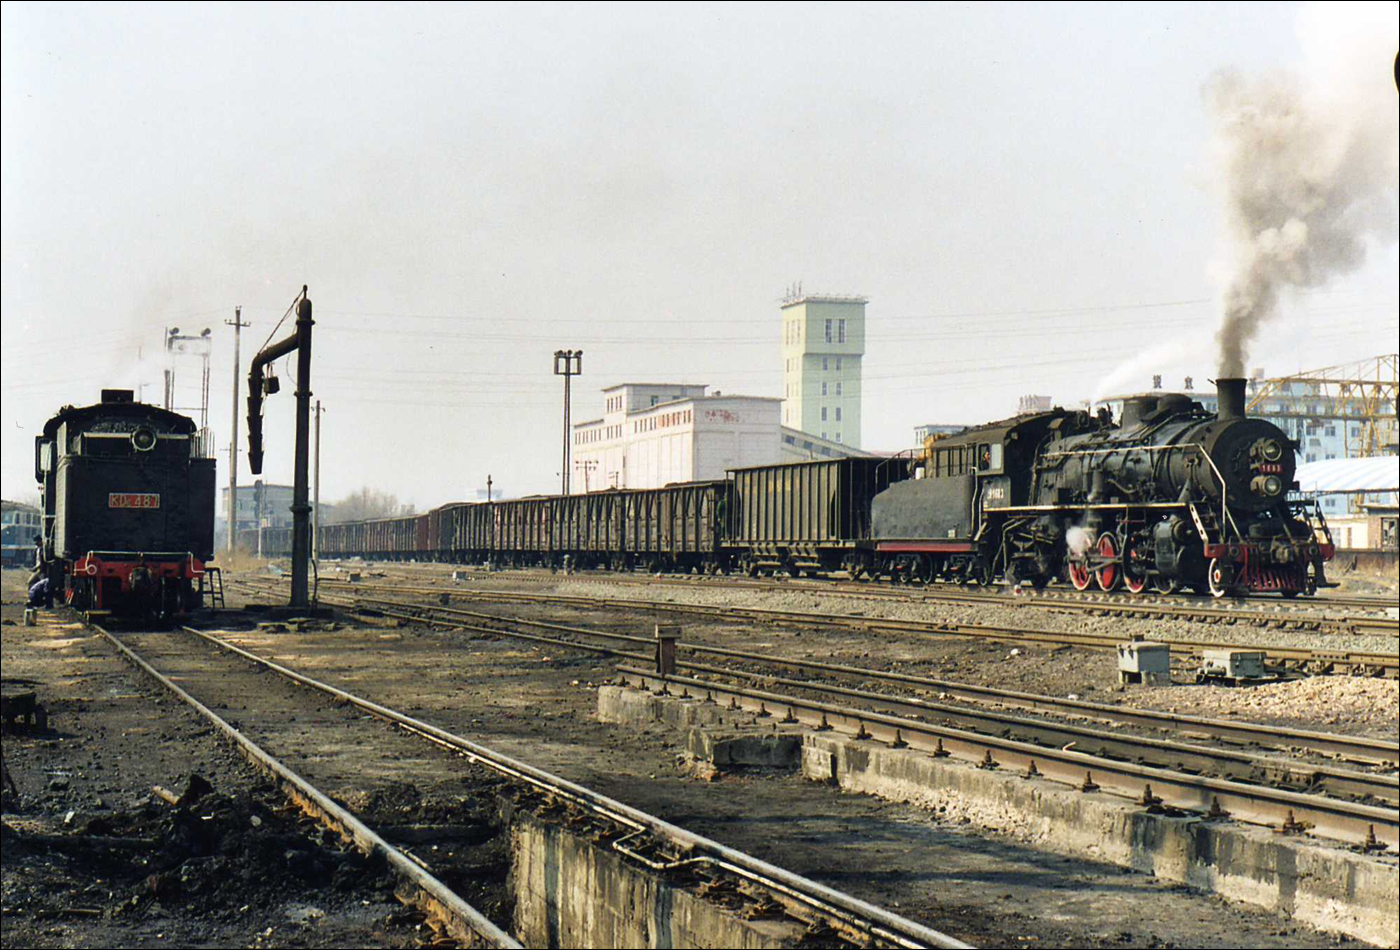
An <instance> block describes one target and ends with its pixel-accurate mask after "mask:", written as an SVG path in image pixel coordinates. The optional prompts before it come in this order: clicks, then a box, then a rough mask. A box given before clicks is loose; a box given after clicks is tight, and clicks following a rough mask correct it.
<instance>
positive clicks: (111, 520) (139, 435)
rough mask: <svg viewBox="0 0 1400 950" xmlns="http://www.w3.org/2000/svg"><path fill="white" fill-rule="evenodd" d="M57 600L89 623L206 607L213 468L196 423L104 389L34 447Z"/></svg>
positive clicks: (67, 410)
mask: <svg viewBox="0 0 1400 950" xmlns="http://www.w3.org/2000/svg"><path fill="white" fill-rule="evenodd" d="M34 477H35V479H36V480H37V481H38V483H39V491H40V496H41V497H42V499H43V501H42V511H43V514H42V518H43V541H42V548H43V560H44V562H45V565H46V569H47V571H48V576H49V583H50V586H51V589H52V590H54V591H55V593H56V594H57V596H58V599H61V600H62V601H63V602H65V603H67V604H69V605H70V606H72V607H74V608H76V609H80V610H87V611H92V612H100V613H112V614H121V615H130V616H137V617H142V618H162V619H168V618H171V617H175V616H179V615H182V614H186V613H189V612H190V611H192V610H195V609H197V608H199V607H200V606H201V605H202V600H203V594H204V592H205V589H206V588H205V580H206V576H207V572H206V565H207V564H208V562H209V561H211V560H212V559H213V554H214V460H213V459H212V458H207V457H206V452H205V447H204V446H203V444H202V439H201V435H200V433H199V431H198V429H197V427H196V426H195V423H194V420H192V419H190V418H188V417H187V416H182V415H180V414H179V413H176V412H171V411H169V410H166V409H161V408H159V407H157V406H150V405H146V404H144V403H139V402H136V401H135V400H134V398H133V393H132V391H131V390H129V389H104V390H103V391H102V401H101V402H100V403H99V404H97V405H93V406H84V407H80V408H78V407H73V406H65V407H64V408H63V409H61V410H59V412H58V414H57V415H55V416H54V417H53V418H52V419H50V420H49V421H48V422H47V423H46V424H45V425H44V430H43V434H42V435H39V436H37V437H35V440H34Z"/></svg>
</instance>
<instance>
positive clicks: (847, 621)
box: [241, 581, 1400, 679]
mask: <svg viewBox="0 0 1400 950" xmlns="http://www.w3.org/2000/svg"><path fill="white" fill-rule="evenodd" d="M241 583H248V582H247V581H242V582H241ZM322 583H323V585H324V586H327V587H331V588H333V589H336V590H343V591H346V592H347V593H351V592H360V591H375V590H386V591H390V592H393V593H424V594H431V595H433V596H436V597H440V598H441V597H446V598H449V599H460V600H466V601H476V602H483V603H493V602H494V603H535V604H543V605H553V606H568V607H575V608H588V609H598V608H606V609H618V610H626V611H647V612H652V613H656V612H665V613H674V614H688V615H692V616H701V617H705V618H708V619H711V620H715V621H719V622H731V623H732V622H739V621H747V622H756V623H768V624H785V625H790V626H797V627H816V628H821V629H831V628H841V629H847V630H853V631H858V632H865V633H887V634H893V635H897V636H905V637H914V638H920V639H945V638H948V637H965V638H974V639H982V640H990V641H996V642H1004V643H1014V644H1026V645H1037V646H1050V647H1058V646H1065V645H1068V646H1078V647H1086V648H1089V649H1097V650H1116V649H1117V647H1118V645H1119V644H1120V643H1121V642H1122V636H1121V635H1118V634H1099V633H1091V632H1067V631H1046V630H1038V629H1034V628H1026V627H1011V626H1005V625H992V624H979V623H963V622H954V621H946V622H945V621H940V622H927V621H913V620H894V619H886V618H878V617H865V616H858V615H847V614H831V613H811V612H805V611H795V610H773V609H768V608H759V607H740V606H731V605H724V606H718V605H708V604H680V603H672V602H668V601H654V600H634V599H629V598H618V597H586V596H579V595H573V594H556V593H530V592H524V591H501V590H494V591H487V590H479V589H462V588H448V589H445V588H442V587H405V586H402V585H392V584H356V583H349V582H340V583H334V584H328V583H326V582H324V581H323V582H322ZM253 589H259V590H261V592H263V593H267V592H268V591H269V590H275V589H277V588H276V587H266V586H262V585H254V587H253ZM355 596H361V595H360V594H359V593H355ZM323 599H325V597H324V596H323ZM398 606H410V605H406V604H403V603H401V602H399V603H398ZM1157 642H1163V643H1167V644H1169V646H1170V647H1171V651H1172V653H1173V654H1175V655H1176V656H1178V657H1180V658H1181V659H1182V660H1187V659H1189V658H1191V657H1196V656H1199V655H1200V653H1201V651H1203V650H1207V649H1220V648H1224V647H1230V648H1234V649H1245V650H1263V651H1265V652H1266V653H1267V654H1268V657H1269V660H1270V661H1271V663H1272V664H1274V668H1275V670H1276V671H1278V672H1280V673H1289V674H1306V675H1319V674H1327V673H1346V674H1351V675H1359V676H1383V677H1387V678H1390V679H1395V678H1397V677H1400V655H1397V654H1396V653H1388V652H1387V653H1374V652H1363V651H1345V650H1319V649H1310V648H1299V647H1276V646H1259V645H1257V644H1251V643H1248V642H1241V643H1234V644H1224V643H1219V642H1216V641H1212V640H1196V639H1191V638H1189V637H1187V638H1183V637H1170V638H1165V639H1162V640H1160V641H1157Z"/></svg>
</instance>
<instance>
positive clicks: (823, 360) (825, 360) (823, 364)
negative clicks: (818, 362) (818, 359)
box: [822, 356, 831, 373]
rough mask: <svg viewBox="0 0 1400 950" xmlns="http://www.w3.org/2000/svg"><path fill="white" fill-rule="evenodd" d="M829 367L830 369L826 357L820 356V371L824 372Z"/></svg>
mask: <svg viewBox="0 0 1400 950" xmlns="http://www.w3.org/2000/svg"><path fill="white" fill-rule="evenodd" d="M829 369H831V367H830V366H828V365H827V357H825V356H823V357H822V372H823V373H825V372H826V371H827V370H829Z"/></svg>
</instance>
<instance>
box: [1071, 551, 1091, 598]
mask: <svg viewBox="0 0 1400 950" xmlns="http://www.w3.org/2000/svg"><path fill="white" fill-rule="evenodd" d="M1065 573H1066V574H1068V575H1069V582H1070V583H1071V584H1073V585H1074V589H1075V590H1088V589H1089V584H1090V583H1091V582H1092V581H1093V579H1094V575H1093V572H1092V571H1090V570H1089V562H1088V561H1086V560H1085V559H1084V557H1083V555H1070V557H1069V559H1068V560H1066V561H1065Z"/></svg>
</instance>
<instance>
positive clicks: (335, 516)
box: [325, 487, 416, 524]
mask: <svg viewBox="0 0 1400 950" xmlns="http://www.w3.org/2000/svg"><path fill="white" fill-rule="evenodd" d="M415 510H416V509H415V508H414V507H413V505H406V504H400V503H399V499H398V496H397V495H394V494H392V493H390V492H384V491H377V490H376V489H373V488H368V487H366V488H361V489H360V490H359V491H354V492H351V493H350V494H349V495H346V496H345V497H344V498H342V499H341V500H340V501H338V502H336V503H335V505H334V506H333V507H332V506H327V511H326V520H325V523H326V524H339V523H340V522H343V521H368V520H370V519H373V518H402V517H406V516H408V515H411V514H413V513H414V512H415Z"/></svg>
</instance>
